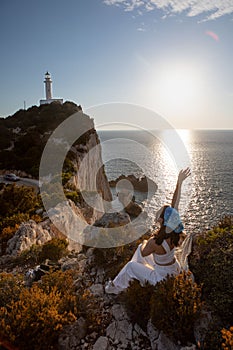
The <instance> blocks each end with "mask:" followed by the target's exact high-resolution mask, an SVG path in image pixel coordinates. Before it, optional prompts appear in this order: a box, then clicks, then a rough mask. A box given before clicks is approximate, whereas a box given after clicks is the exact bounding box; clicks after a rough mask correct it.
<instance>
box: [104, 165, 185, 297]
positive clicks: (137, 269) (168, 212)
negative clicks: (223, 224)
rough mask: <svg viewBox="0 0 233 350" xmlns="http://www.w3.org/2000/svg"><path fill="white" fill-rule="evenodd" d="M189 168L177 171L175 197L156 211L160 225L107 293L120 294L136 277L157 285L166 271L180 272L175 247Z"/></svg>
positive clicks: (181, 236) (181, 235) (179, 236)
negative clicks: (179, 209) (182, 191)
mask: <svg viewBox="0 0 233 350" xmlns="http://www.w3.org/2000/svg"><path fill="white" fill-rule="evenodd" d="M190 174H191V172H190V169H189V168H187V169H185V170H181V171H180V173H179V175H178V180H177V184H176V189H175V192H174V195H173V198H172V203H171V207H170V206H164V207H162V208H161V209H160V210H159V212H158V213H157V215H156V219H157V221H158V222H159V223H160V225H161V226H160V229H159V230H158V232H157V234H155V235H154V237H151V238H150V239H149V240H148V241H146V240H144V241H143V243H141V244H140V245H139V246H138V248H137V250H136V252H135V253H134V255H133V257H132V259H131V260H130V261H129V262H128V263H127V264H126V265H125V266H124V267H123V269H122V270H121V271H120V272H119V274H118V275H117V276H116V277H115V279H114V280H113V281H109V282H108V284H107V285H106V287H105V292H106V293H112V294H118V293H120V292H121V291H123V290H124V289H126V288H127V287H128V286H129V282H130V281H131V280H133V279H137V280H139V281H140V283H141V285H144V284H145V282H149V283H150V284H153V285H155V284H156V283H157V282H159V281H161V280H162V279H164V278H166V276H167V275H178V274H179V273H180V271H181V266H180V264H179V262H178V260H177V258H176V255H175V251H176V247H178V246H180V245H181V243H182V242H183V240H184V233H183V228H184V227H183V224H182V222H181V219H180V216H179V213H178V206H179V201H180V196H181V187H182V183H183V181H184V180H185V179H186V178H187V177H188V176H190Z"/></svg>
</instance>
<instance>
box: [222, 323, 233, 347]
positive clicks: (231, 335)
mask: <svg viewBox="0 0 233 350" xmlns="http://www.w3.org/2000/svg"><path fill="white" fill-rule="evenodd" d="M222 337H223V340H224V342H223V343H222V348H223V350H232V349H233V327H230V329H225V328H224V329H222Z"/></svg>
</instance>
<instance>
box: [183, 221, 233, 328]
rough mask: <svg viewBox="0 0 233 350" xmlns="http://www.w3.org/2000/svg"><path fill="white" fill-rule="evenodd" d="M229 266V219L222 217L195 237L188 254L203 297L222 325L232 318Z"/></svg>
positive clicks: (232, 262)
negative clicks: (190, 253) (212, 226)
mask: <svg viewBox="0 0 233 350" xmlns="http://www.w3.org/2000/svg"><path fill="white" fill-rule="evenodd" d="M232 266H233V225H232V218H224V219H223V220H222V221H221V222H220V224H219V226H216V227H214V228H213V229H212V230H209V231H207V232H203V233H202V234H200V235H199V236H198V238H197V239H196V241H195V245H194V251H193V254H192V255H191V257H190V268H191V270H192V271H193V273H194V276H195V279H196V281H197V282H198V283H202V284H203V297H204V299H205V301H206V303H207V304H208V305H209V307H210V308H211V310H212V312H214V313H215V314H216V315H218V317H219V318H220V319H221V320H222V322H223V325H224V324H230V323H231V322H232V319H233V269H232Z"/></svg>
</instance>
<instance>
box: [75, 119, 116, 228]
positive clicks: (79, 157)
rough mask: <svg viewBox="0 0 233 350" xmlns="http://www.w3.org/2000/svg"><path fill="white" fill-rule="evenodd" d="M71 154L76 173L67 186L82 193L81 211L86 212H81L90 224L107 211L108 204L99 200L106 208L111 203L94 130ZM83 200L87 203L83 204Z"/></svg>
mask: <svg viewBox="0 0 233 350" xmlns="http://www.w3.org/2000/svg"><path fill="white" fill-rule="evenodd" d="M93 127H94V125H93ZM72 152H73V154H75V158H73V159H72V163H73V165H74V168H75V169H76V173H75V174H74V176H73V177H72V178H71V179H70V180H69V182H68V185H71V186H72V187H74V188H75V189H76V190H78V191H81V192H82V196H83V197H84V203H83V204H84V205H83V209H86V211H85V210H83V213H84V216H85V217H86V219H87V221H88V222H89V223H90V224H91V223H93V222H94V221H95V220H96V219H98V218H100V217H101V216H102V215H103V213H104V212H105V209H107V208H106V206H107V205H108V203H107V204H106V203H104V202H102V201H101V198H102V199H103V200H104V201H106V202H109V206H108V207H110V202H111V201H112V194H111V190H110V187H109V183H108V179H107V176H106V174H105V170H104V165H103V161H102V154H101V145H100V141H99V138H98V135H97V133H96V131H95V129H94V128H93V129H91V131H90V133H89V135H88V137H87V139H86V140H85V144H78V145H76V146H73V147H72ZM98 195H100V197H98ZM85 200H86V202H87V203H85Z"/></svg>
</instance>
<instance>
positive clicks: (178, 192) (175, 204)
mask: <svg viewBox="0 0 233 350" xmlns="http://www.w3.org/2000/svg"><path fill="white" fill-rule="evenodd" d="M190 175H191V170H190V168H186V169H184V170H183V169H182V170H181V171H180V172H179V175H178V179H177V183H176V188H175V192H174V194H173V197H172V207H173V208H175V209H176V210H177V211H178V207H179V203H180V196H181V186H182V183H183V181H184V180H185V179H187V177H189V176H190Z"/></svg>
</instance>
